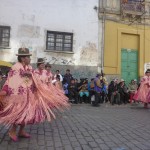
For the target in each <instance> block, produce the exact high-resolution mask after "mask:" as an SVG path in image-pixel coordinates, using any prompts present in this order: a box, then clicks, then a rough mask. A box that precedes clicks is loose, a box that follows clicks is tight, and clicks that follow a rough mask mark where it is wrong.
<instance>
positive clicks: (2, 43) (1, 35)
mask: <svg viewBox="0 0 150 150" xmlns="http://www.w3.org/2000/svg"><path fill="white" fill-rule="evenodd" d="M9 41H10V27H9V26H0V47H4V48H5V47H9Z"/></svg>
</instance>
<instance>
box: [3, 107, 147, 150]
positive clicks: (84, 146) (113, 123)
mask: <svg viewBox="0 0 150 150" xmlns="http://www.w3.org/2000/svg"><path fill="white" fill-rule="evenodd" d="M26 130H27V132H29V133H30V134H31V135H32V138H30V139H19V142H17V143H14V142H12V141H11V140H10V138H9V137H8V135H7V132H8V130H6V129H5V128H4V127H2V126H1V127H0V140H1V143H0V150H150V109H144V108H143V107H142V106H141V105H140V104H139V105H132V106H130V105H122V106H110V105H109V104H103V105H101V106H100V107H92V106H91V105H89V104H80V105H72V107H71V109H70V110H69V111H66V112H64V113H62V114H61V115H59V116H58V117H57V120H55V121H53V122H52V123H48V122H45V123H43V124H38V125H29V126H27V128H26Z"/></svg>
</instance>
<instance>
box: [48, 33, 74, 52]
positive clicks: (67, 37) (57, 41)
mask: <svg viewBox="0 0 150 150" xmlns="http://www.w3.org/2000/svg"><path fill="white" fill-rule="evenodd" d="M72 47H73V33H68V32H57V31H47V39H46V49H47V50H52V51H53V50H54V51H70V52H72V49H73V48H72Z"/></svg>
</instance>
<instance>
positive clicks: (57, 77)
mask: <svg viewBox="0 0 150 150" xmlns="http://www.w3.org/2000/svg"><path fill="white" fill-rule="evenodd" d="M55 86H56V87H57V88H59V89H60V90H63V88H62V82H61V81H60V75H57V76H56V82H55Z"/></svg>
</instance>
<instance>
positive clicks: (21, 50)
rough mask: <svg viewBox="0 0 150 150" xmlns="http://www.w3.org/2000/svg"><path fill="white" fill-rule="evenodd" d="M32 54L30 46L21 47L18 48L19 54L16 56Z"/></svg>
mask: <svg viewBox="0 0 150 150" xmlns="http://www.w3.org/2000/svg"><path fill="white" fill-rule="evenodd" d="M31 55H32V54H30V53H29V49H28V48H19V49H18V54H16V56H31Z"/></svg>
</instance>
